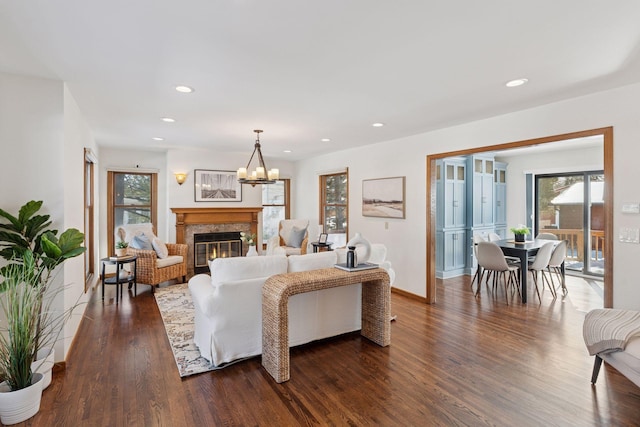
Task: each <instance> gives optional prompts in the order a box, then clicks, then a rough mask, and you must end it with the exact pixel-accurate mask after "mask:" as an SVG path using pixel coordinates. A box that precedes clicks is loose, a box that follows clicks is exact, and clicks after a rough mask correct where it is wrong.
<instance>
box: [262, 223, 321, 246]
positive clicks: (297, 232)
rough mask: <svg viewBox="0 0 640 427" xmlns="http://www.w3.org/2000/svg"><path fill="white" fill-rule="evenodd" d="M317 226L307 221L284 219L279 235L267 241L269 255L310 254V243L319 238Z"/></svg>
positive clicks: (279, 227)
mask: <svg viewBox="0 0 640 427" xmlns="http://www.w3.org/2000/svg"><path fill="white" fill-rule="evenodd" d="M317 237H318V236H317V226H316V225H312V224H311V223H310V221H309V220H307V219H283V220H282V221H280V223H279V225H278V235H277V236H273V237H271V238H270V239H269V240H267V255H281V254H283V253H284V254H285V255H304V254H306V253H310V252H312V251H311V249H310V248H311V244H310V242H312V241H315V239H316V238H317Z"/></svg>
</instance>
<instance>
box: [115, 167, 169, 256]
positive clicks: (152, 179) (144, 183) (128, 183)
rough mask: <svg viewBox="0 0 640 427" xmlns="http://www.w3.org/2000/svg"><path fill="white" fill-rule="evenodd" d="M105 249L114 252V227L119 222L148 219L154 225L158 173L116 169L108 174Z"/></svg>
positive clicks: (154, 227)
mask: <svg viewBox="0 0 640 427" xmlns="http://www.w3.org/2000/svg"><path fill="white" fill-rule="evenodd" d="M107 179H108V192H107V194H108V211H107V212H108V215H107V229H108V230H110V232H109V233H107V242H108V245H109V249H108V252H109V254H111V255H113V253H114V251H115V248H114V240H115V236H114V233H115V229H116V228H117V227H118V226H120V225H122V224H141V223H147V222H149V223H151V224H153V229H154V230H157V227H156V225H157V224H156V221H157V219H156V214H157V188H158V174H156V173H139V172H115V171H109V174H108V177H107Z"/></svg>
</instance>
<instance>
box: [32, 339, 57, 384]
mask: <svg viewBox="0 0 640 427" xmlns="http://www.w3.org/2000/svg"><path fill="white" fill-rule="evenodd" d="M55 360H56V350H55V349H54V348H51V347H45V348H41V349H40V350H38V354H37V355H36V360H35V361H34V362H32V363H31V371H33V373H36V372H39V373H41V374H42V375H43V376H44V378H43V380H42V389H43V390H44V389H45V388H47V387H49V384H51V373H52V371H53V364H54V362H55Z"/></svg>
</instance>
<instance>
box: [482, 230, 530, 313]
mask: <svg viewBox="0 0 640 427" xmlns="http://www.w3.org/2000/svg"><path fill="white" fill-rule="evenodd" d="M478 267H479V268H480V267H481V268H482V272H481V273H480V277H479V279H478V289H477V290H476V296H478V295H479V294H480V290H481V289H482V288H481V286H480V284H481V283H482V277H483V276H484V274H485V273H487V274H489V273H491V272H493V289H494V290H495V289H496V288H497V284H498V281H499V279H500V278H502V281H503V282H504V293H505V299H506V301H507V305H509V295H508V289H507V288H508V287H509V285H511V286H512V287H515V288H516V289H517V290H518V295H520V284H519V282H518V274H517V271H518V267H517V266H515V265H510V264H509V263H508V262H507V260H506V259H505V257H504V254H503V253H502V249H500V246H498V245H497V244H495V243H494V242H479V243H478ZM507 273H509V276H508V277H507ZM488 289H489V284H488V283H487V290H488Z"/></svg>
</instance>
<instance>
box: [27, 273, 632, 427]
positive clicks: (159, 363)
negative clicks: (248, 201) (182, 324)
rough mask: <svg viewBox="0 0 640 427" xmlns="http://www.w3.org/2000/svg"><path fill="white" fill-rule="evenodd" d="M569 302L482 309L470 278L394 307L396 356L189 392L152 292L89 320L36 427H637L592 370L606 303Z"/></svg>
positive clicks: (251, 372)
mask: <svg viewBox="0 0 640 427" xmlns="http://www.w3.org/2000/svg"><path fill="white" fill-rule="evenodd" d="M568 286H569V295H568V296H567V297H566V298H561V297H559V298H558V299H557V300H553V299H552V298H551V295H550V292H549V291H548V290H547V291H546V292H545V293H544V294H543V297H542V303H539V302H538V300H537V296H534V295H535V294H534V293H533V292H535V291H533V290H530V292H531V294H530V295H529V303H528V304H527V305H522V304H521V303H520V302H519V299H518V297H517V295H515V296H513V297H511V296H510V299H509V305H507V304H506V302H505V295H504V289H501V290H496V291H495V292H493V291H491V292H488V291H487V290H486V288H484V287H483V289H482V292H481V294H480V296H479V297H477V298H476V297H474V295H473V292H472V291H471V289H470V287H469V277H468V276H464V277H462V278H455V279H448V280H446V281H440V282H439V283H438V287H437V288H438V294H437V295H438V303H437V304H434V305H425V304H422V303H420V302H418V301H416V300H412V299H409V298H407V297H404V296H400V295H396V294H393V295H392V312H393V314H396V315H397V316H398V317H397V320H396V321H394V322H393V323H392V325H391V329H392V331H391V346H389V347H386V348H382V347H379V346H377V345H375V344H373V343H371V342H370V341H368V340H367V339H365V338H362V337H361V336H360V335H359V334H358V333H352V334H346V335H343V336H340V337H336V338H331V339H328V340H323V341H321V342H318V343H311V344H308V345H304V346H300V347H296V348H293V349H292V350H291V380H290V381H288V382H286V383H283V384H276V383H275V382H274V381H273V380H272V378H271V377H270V376H269V374H267V373H266V371H265V370H264V369H263V368H262V367H261V364H260V358H259V357H256V358H252V359H249V360H247V361H243V362H240V363H237V364H235V365H232V366H229V367H228V368H225V369H223V370H219V371H214V372H208V373H204V374H200V375H195V376H192V377H187V378H184V379H181V378H180V377H179V375H178V371H177V368H176V366H175V362H174V359H173V354H172V353H171V350H170V348H169V342H168V340H167V337H166V334H165V330H164V326H163V324H162V320H161V318H160V314H159V311H158V309H157V306H156V303H155V299H154V298H153V295H152V294H151V292H150V291H149V290H148V289H145V287H141V289H139V292H140V294H139V295H138V296H137V297H135V298H134V297H133V295H132V294H131V292H129V294H126V293H125V295H124V298H123V300H122V301H121V302H120V304H118V305H116V304H115V301H114V299H113V296H114V293H113V291H112V292H111V293H110V292H109V289H107V297H108V298H106V299H105V302H104V303H103V302H102V301H101V299H100V295H99V292H98V293H97V295H94V296H93V297H92V299H91V301H90V303H89V305H88V307H87V311H86V318H85V319H84V320H83V321H82V324H81V326H80V330H79V336H78V338H77V339H76V344H75V346H74V348H73V350H72V352H71V354H70V355H69V357H68V360H67V363H66V370H65V371H63V372H59V373H56V374H54V379H53V382H52V384H51V386H50V387H49V389H47V390H46V391H45V392H44V394H43V400H42V405H41V410H40V412H39V413H38V414H37V415H36V416H35V417H34V418H32V419H31V420H29V421H28V422H25V423H23V425H25V426H45V425H46V426H49V425H51V426H53V425H55V426H214V425H215V426H246V425H259V426H262V425H264V426H272V425H278V426H294V425H307V426H316V425H336V426H341V425H351V426H354V425H358V426H359V425H381V426H397V425H434V426H468V425H473V426H480V425H491V426H513V425H518V426H538V425H554V426H576V425H580V426H600V425H616V426H626V425H629V426H631V425H638V420H639V419H640V389H638V387H636V386H635V385H634V384H632V383H631V382H630V381H628V380H627V379H626V378H624V377H623V376H622V375H620V374H619V373H617V372H616V371H615V370H614V369H612V368H611V367H609V366H606V365H605V366H604V367H603V369H602V372H601V374H600V378H599V380H598V384H597V385H596V386H595V387H592V386H591V384H590V382H589V380H590V376H591V368H592V363H593V358H592V357H590V356H589V355H588V354H587V351H586V348H585V346H584V343H583V341H582V321H583V319H584V315H585V313H586V312H587V311H588V310H589V309H590V308H597V307H600V306H602V301H601V299H599V298H600V297H599V296H598V295H597V294H596V293H594V291H593V288H592V287H590V286H587V285H585V284H584V281H581V280H579V279H572V280H570V281H569V283H568Z"/></svg>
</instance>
